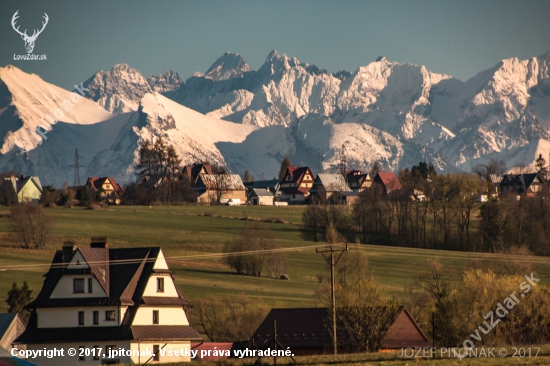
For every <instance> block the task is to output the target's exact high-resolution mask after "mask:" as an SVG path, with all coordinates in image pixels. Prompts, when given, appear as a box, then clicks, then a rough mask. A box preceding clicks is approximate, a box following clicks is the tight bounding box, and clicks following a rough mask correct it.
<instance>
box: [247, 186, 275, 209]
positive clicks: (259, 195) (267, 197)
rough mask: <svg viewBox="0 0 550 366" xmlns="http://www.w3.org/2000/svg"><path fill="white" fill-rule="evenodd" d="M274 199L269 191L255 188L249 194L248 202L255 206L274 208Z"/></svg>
mask: <svg viewBox="0 0 550 366" xmlns="http://www.w3.org/2000/svg"><path fill="white" fill-rule="evenodd" d="M274 198H275V197H273V194H271V192H270V191H269V189H261V188H254V189H252V191H251V192H250V193H249V194H248V200H249V201H250V204H251V205H253V206H273V200H274Z"/></svg>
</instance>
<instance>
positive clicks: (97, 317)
mask: <svg viewBox="0 0 550 366" xmlns="http://www.w3.org/2000/svg"><path fill="white" fill-rule="evenodd" d="M98 324H99V311H94V325H98Z"/></svg>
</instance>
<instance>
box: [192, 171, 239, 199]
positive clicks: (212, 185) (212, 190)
mask: <svg viewBox="0 0 550 366" xmlns="http://www.w3.org/2000/svg"><path fill="white" fill-rule="evenodd" d="M195 189H196V190H197V192H198V193H199V196H198V197H197V202H199V203H211V202H222V200H240V201H241V202H242V203H245V202H246V188H245V186H244V184H243V181H242V180H241V177H240V176H239V175H238V174H228V173H223V174H199V176H198V179H197V184H196V185H195Z"/></svg>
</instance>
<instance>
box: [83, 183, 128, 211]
mask: <svg viewBox="0 0 550 366" xmlns="http://www.w3.org/2000/svg"><path fill="white" fill-rule="evenodd" d="M86 187H87V188H88V189H89V190H90V191H91V192H93V193H94V194H95V195H96V196H97V195H99V197H100V198H101V199H102V200H104V201H106V202H108V203H111V204H116V205H118V204H120V200H121V198H122V195H123V193H124V190H123V189H122V187H121V186H120V185H119V184H118V183H117V182H116V181H115V179H114V178H112V177H88V180H87V181H86ZM93 198H95V197H93Z"/></svg>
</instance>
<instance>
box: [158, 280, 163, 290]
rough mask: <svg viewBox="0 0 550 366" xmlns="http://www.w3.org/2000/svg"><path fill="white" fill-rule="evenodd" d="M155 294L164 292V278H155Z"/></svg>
mask: <svg viewBox="0 0 550 366" xmlns="http://www.w3.org/2000/svg"><path fill="white" fill-rule="evenodd" d="M157 292H164V278H157Z"/></svg>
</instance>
